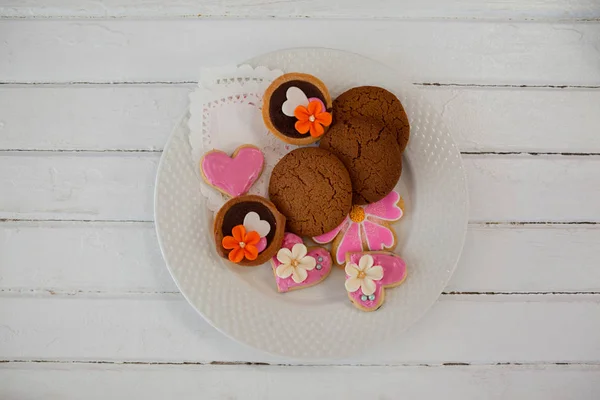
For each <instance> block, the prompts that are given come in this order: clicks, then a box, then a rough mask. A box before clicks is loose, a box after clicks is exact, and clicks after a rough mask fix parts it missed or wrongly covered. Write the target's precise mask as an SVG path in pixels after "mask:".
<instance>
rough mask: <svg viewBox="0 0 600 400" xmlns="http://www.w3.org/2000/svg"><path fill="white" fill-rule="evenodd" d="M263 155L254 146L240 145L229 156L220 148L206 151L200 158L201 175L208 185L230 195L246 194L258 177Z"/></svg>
mask: <svg viewBox="0 0 600 400" xmlns="http://www.w3.org/2000/svg"><path fill="white" fill-rule="evenodd" d="M264 164H265V157H264V155H263V153H262V152H261V151H260V150H259V149H258V148H257V147H255V146H252V145H247V144H245V145H242V146H240V147H238V148H237V149H235V151H234V152H233V154H232V155H231V157H229V156H228V155H227V154H226V153H224V152H222V151H220V150H212V151H209V152H208V153H206V154H205V155H204V156H203V157H202V159H201V160H200V171H201V172H202V177H203V178H204V180H205V181H206V183H208V184H209V185H210V186H212V187H214V188H215V189H217V190H218V191H220V192H221V193H224V194H226V195H227V196H230V197H238V196H241V195H243V194H246V193H247V192H248V190H250V188H251V187H252V185H253V184H254V182H256V180H257V179H258V178H259V177H260V174H261V173H262V170H263V166H264Z"/></svg>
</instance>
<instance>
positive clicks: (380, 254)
mask: <svg viewBox="0 0 600 400" xmlns="http://www.w3.org/2000/svg"><path fill="white" fill-rule="evenodd" d="M344 269H345V271H346V290H347V291H348V297H349V298H350V301H352V304H354V306H355V307H356V308H358V309H360V310H363V311H375V310H377V309H378V308H379V307H381V305H382V304H383V301H384V300H385V289H386V288H392V287H395V286H398V285H400V284H401V283H402V282H404V280H405V279H406V275H407V272H406V262H404V260H403V259H402V258H400V256H398V255H397V254H394V253H391V252H389V251H365V252H358V253H346V266H345V268H344Z"/></svg>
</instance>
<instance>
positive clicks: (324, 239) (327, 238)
mask: <svg viewBox="0 0 600 400" xmlns="http://www.w3.org/2000/svg"><path fill="white" fill-rule="evenodd" d="M348 221H349V218H348V217H346V219H345V220H344V222H342V223H341V224H339V225H338V226H337V228H335V229H334V230H332V231H330V232H327V233H324V234H322V235H321V236H315V237H314V238H313V240H314V241H315V242H317V243H320V244H325V243H329V242H331V241H332V240H333V239H335V237H336V236H337V234H338V233H340V231H341V230H342V228H344V227H345V225H346V224H347V223H348Z"/></svg>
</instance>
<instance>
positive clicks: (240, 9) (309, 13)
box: [0, 0, 600, 20]
mask: <svg viewBox="0 0 600 400" xmlns="http://www.w3.org/2000/svg"><path fill="white" fill-rule="evenodd" d="M0 16H3V17H13V18H14V17H18V18H48V17H85V18H105V17H115V18H127V17H150V18H156V17H196V18H198V17H203V18H210V17H228V18H248V17H251V18H265V17H269V18H365V19H373V18H385V19H387V18H444V19H448V18H489V19H500V18H508V19H511V20H515V19H517V20H518V19H526V20H531V19H550V18H553V19H569V18H584V19H593V18H598V17H600V9H599V7H598V4H597V3H595V2H594V1H592V0H573V1H567V0H550V1H540V0H527V1H516V0H504V1H500V2H494V3H485V2H480V1H476V0H455V1H451V2H448V1H441V0H428V1H419V0H406V1H403V2H402V3H398V2H395V1H393V0H374V1H371V2H369V3H365V2H361V1H358V0H350V1H342V0H333V1H328V2H327V4H325V3H323V2H319V1H316V0H303V1H292V0H284V1H278V2H265V1H261V0H227V1H214V0H202V1H193V0H179V1H177V2H155V1H152V2H150V1H140V0H126V1H118V0H104V1H102V3H98V2H95V1H92V0H85V1H78V0H44V1H34V0H22V1H17V0H1V1H0Z"/></svg>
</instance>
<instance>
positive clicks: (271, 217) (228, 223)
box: [213, 195, 285, 267]
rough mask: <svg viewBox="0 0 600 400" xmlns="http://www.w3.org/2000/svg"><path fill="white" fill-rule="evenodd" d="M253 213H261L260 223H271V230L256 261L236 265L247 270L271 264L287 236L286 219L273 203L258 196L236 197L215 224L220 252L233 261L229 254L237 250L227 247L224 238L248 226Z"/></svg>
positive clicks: (216, 241) (224, 206)
mask: <svg viewBox="0 0 600 400" xmlns="http://www.w3.org/2000/svg"><path fill="white" fill-rule="evenodd" d="M250 213H256V214H258V217H259V218H260V223H264V222H266V223H268V224H269V228H270V229H269V232H268V233H267V234H266V235H265V236H264V239H265V240H266V245H265V248H264V250H262V251H260V252H259V253H258V256H257V257H256V259H254V260H249V259H247V258H244V259H242V260H241V261H239V262H236V264H238V265H242V266H246V267H254V266H257V265H261V264H264V263H266V262H267V261H269V260H270V259H271V258H272V257H273V256H274V255H275V254H277V251H279V249H280V248H281V243H282V241H283V235H284V233H285V217H284V216H283V215H282V214H281V213H280V212H279V211H277V208H276V207H275V205H273V203H271V202H270V201H269V200H267V199H265V198H263V197H260V196H256V195H245V196H239V197H235V198H233V199H231V200H229V201H228V202H227V203H225V204H224V205H223V207H221V209H220V210H219V212H218V213H217V215H216V216H215V222H214V225H213V229H214V235H215V244H216V248H217V253H219V255H220V256H221V257H223V258H225V259H229V253H230V252H231V251H233V250H230V249H226V248H225V247H224V246H223V238H224V237H226V236H232V234H233V231H234V228H235V227H237V226H239V225H245V220H246V217H247V216H248V214H250ZM263 221H264V222H263ZM247 231H249V229H247ZM261 239H262V238H261Z"/></svg>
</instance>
